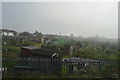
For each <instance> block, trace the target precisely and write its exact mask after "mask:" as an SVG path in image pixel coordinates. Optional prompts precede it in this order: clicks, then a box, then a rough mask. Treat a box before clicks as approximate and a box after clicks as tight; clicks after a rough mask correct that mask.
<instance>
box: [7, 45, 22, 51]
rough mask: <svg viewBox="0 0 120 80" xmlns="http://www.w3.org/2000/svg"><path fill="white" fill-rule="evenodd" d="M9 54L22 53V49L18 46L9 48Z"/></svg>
mask: <svg viewBox="0 0 120 80" xmlns="http://www.w3.org/2000/svg"><path fill="white" fill-rule="evenodd" d="M6 48H7V49H8V52H14V53H20V50H21V48H20V47H17V46H7V47H6Z"/></svg>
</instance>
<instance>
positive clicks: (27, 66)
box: [1, 58, 118, 78]
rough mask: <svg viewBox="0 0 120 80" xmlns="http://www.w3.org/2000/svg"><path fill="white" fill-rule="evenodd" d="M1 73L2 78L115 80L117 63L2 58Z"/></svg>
mask: <svg viewBox="0 0 120 80" xmlns="http://www.w3.org/2000/svg"><path fill="white" fill-rule="evenodd" d="M1 71H2V77H3V78H16V77H17V78H103V77H104V78H105V77H109V78H110V77H111V78H117V77H118V61H106V60H92V61H79V62H74V61H73V62H69V61H67V62H66V61H62V59H60V58H53V59H47V58H40V59H38V58H17V59H10V58H9V59H8V58H3V59H2V69H1Z"/></svg>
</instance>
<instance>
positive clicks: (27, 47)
mask: <svg viewBox="0 0 120 80" xmlns="http://www.w3.org/2000/svg"><path fill="white" fill-rule="evenodd" d="M22 48H25V49H30V50H33V49H42V48H41V47H36V46H22Z"/></svg>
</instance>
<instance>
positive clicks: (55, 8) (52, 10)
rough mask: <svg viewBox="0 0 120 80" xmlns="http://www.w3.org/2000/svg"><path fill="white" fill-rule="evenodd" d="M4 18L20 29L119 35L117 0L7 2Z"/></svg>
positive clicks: (7, 24) (6, 26)
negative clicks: (99, 0)
mask: <svg viewBox="0 0 120 80" xmlns="http://www.w3.org/2000/svg"><path fill="white" fill-rule="evenodd" d="M2 21H3V22H2V27H3V28H4V29H13V30H16V31H18V32H23V31H28V32H31V33H33V32H35V30H38V31H39V32H42V33H44V34H46V33H50V34H59V33H61V34H62V35H64V34H67V35H69V34H74V35H77V36H78V35H81V36H85V37H87V36H94V35H96V34H97V35H99V36H105V37H108V38H117V37H118V6H117V2H116V3H115V2H78V3H77V2H37V3H36V2H4V3H2Z"/></svg>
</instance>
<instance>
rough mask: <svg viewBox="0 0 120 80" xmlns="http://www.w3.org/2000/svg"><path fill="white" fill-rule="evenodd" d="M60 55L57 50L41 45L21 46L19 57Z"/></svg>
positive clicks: (51, 56)
mask: <svg viewBox="0 0 120 80" xmlns="http://www.w3.org/2000/svg"><path fill="white" fill-rule="evenodd" d="M53 57H60V55H59V53H58V52H57V51H53V50H49V49H43V48H42V47H35V46H23V47H21V58H53Z"/></svg>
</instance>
